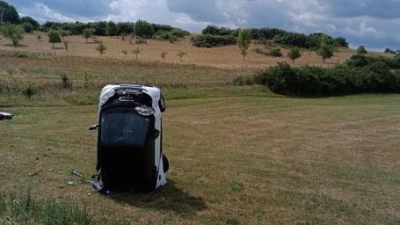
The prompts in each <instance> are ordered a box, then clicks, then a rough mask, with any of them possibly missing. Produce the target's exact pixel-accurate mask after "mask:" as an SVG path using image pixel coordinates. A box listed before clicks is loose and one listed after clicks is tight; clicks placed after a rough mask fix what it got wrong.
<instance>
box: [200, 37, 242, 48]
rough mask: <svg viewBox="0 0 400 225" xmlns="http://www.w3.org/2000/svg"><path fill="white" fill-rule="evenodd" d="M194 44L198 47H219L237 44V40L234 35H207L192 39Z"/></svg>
mask: <svg viewBox="0 0 400 225" xmlns="http://www.w3.org/2000/svg"><path fill="white" fill-rule="evenodd" d="M192 43H193V45H194V46H196V47H207V48H209V47H217V46H225V45H234V44H236V38H235V37H234V36H232V35H224V36H221V35H212V34H205V35H199V36H197V37H192Z"/></svg>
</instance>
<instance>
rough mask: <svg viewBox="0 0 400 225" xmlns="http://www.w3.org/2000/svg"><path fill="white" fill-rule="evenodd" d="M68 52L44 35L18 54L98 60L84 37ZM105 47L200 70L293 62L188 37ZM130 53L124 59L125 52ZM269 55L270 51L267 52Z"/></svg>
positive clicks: (308, 54)
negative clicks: (198, 44)
mask: <svg viewBox="0 0 400 225" xmlns="http://www.w3.org/2000/svg"><path fill="white" fill-rule="evenodd" d="M66 39H67V41H68V51H66V50H65V48H64V44H63V43H56V44H55V49H52V44H51V43H49V42H48V40H47V35H46V34H42V41H38V40H37V35H34V34H26V35H24V39H23V40H22V41H21V42H20V47H18V48H17V51H26V52H36V53H43V54H54V55H57V56H83V57H99V52H98V51H96V47H97V44H96V43H94V41H93V39H89V42H88V43H86V40H85V39H84V38H83V37H82V36H69V37H67V38H66ZM96 39H97V40H100V41H102V42H103V43H104V45H105V46H106V48H107V49H106V51H105V54H103V56H102V58H104V59H107V58H112V59H121V60H135V54H134V53H133V52H132V51H133V50H135V49H137V48H139V49H140V51H141V53H140V54H139V55H138V60H139V61H147V62H153V61H164V62H167V63H183V64H195V65H200V66H212V67H219V68H242V67H245V68H248V67H250V68H263V67H265V66H270V65H275V64H276V63H277V62H283V61H285V62H288V63H291V60H290V59H289V58H288V57H287V53H286V52H287V50H286V49H284V48H281V49H282V53H283V57H271V56H265V55H263V54H259V53H256V52H255V50H256V49H257V48H258V49H265V47H264V45H259V44H254V42H253V43H252V44H251V46H250V48H249V53H248V55H247V57H246V61H243V59H242V56H241V54H240V51H239V48H238V47H237V46H235V45H231V46H224V47H216V48H197V47H194V46H193V45H192V42H191V41H190V37H186V38H184V39H182V40H180V41H178V42H175V43H170V42H167V41H158V40H147V44H135V41H134V40H133V41H131V43H132V44H131V43H130V41H129V39H128V38H126V39H125V41H122V39H121V37H117V36H116V37H96ZM0 50H9V51H14V47H13V46H12V45H11V42H10V41H9V40H7V39H5V38H2V39H1V40H0ZM124 50H126V51H128V53H127V54H126V55H125V54H124V53H123V52H122V51H124ZM181 50H182V51H184V52H186V53H187V55H185V56H183V61H182V62H181V61H180V58H179V57H178V56H177V54H178V52H179V51H181ZM265 50H266V51H268V49H265ZM162 52H166V57H165V59H162V58H161V53H162ZM353 54H354V51H353V50H349V49H345V48H343V49H338V50H337V51H336V52H335V55H334V57H332V58H330V59H328V60H327V63H325V64H324V63H322V60H321V58H320V57H319V56H318V55H316V54H315V52H313V51H310V50H306V49H303V50H302V56H301V58H299V59H297V60H296V62H295V65H316V66H332V65H337V64H341V63H343V62H344V61H345V60H347V59H348V58H349V57H350V56H352V55H353Z"/></svg>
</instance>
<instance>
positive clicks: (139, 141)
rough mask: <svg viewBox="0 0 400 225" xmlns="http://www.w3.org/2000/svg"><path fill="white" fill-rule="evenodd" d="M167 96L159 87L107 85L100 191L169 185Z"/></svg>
mask: <svg viewBox="0 0 400 225" xmlns="http://www.w3.org/2000/svg"><path fill="white" fill-rule="evenodd" d="M165 109H166V105H165V100H164V98H163V96H162V94H161V91H160V89H159V88H157V87H155V86H151V85H141V84H117V85H113V84H110V85H106V86H105V87H104V88H103V89H102V91H101V93H100V98H99V108H98V123H97V124H95V125H93V126H91V127H90V128H89V129H90V130H97V131H98V132H97V165H96V170H97V171H98V175H97V182H92V185H93V186H94V187H95V188H96V189H100V190H99V191H107V192H115V191H124V190H131V189H137V190H139V191H146V192H147V191H152V190H155V189H157V188H160V187H162V186H164V185H166V184H167V180H166V177H165V173H166V172H167V171H168V169H169V162H168V159H167V157H166V156H165V155H164V153H163V148H162V113H163V112H164V111H165Z"/></svg>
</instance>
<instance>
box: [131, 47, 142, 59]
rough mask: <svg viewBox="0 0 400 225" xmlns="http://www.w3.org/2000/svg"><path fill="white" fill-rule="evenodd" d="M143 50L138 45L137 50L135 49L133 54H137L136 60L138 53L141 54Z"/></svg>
mask: <svg viewBox="0 0 400 225" xmlns="http://www.w3.org/2000/svg"><path fill="white" fill-rule="evenodd" d="M141 52H142V51H141V50H140V48H139V47H137V48H136V49H135V50H133V54H135V55H136V60H137V58H138V55H139V54H140V53H141Z"/></svg>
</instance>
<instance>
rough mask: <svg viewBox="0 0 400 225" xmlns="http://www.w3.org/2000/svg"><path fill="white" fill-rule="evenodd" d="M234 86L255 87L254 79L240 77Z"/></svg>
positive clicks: (233, 82) (235, 80)
mask: <svg viewBox="0 0 400 225" xmlns="http://www.w3.org/2000/svg"><path fill="white" fill-rule="evenodd" d="M232 84H233V85H235V86H244V85H253V84H254V78H253V77H248V76H238V77H235V78H234V79H233V81H232Z"/></svg>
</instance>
